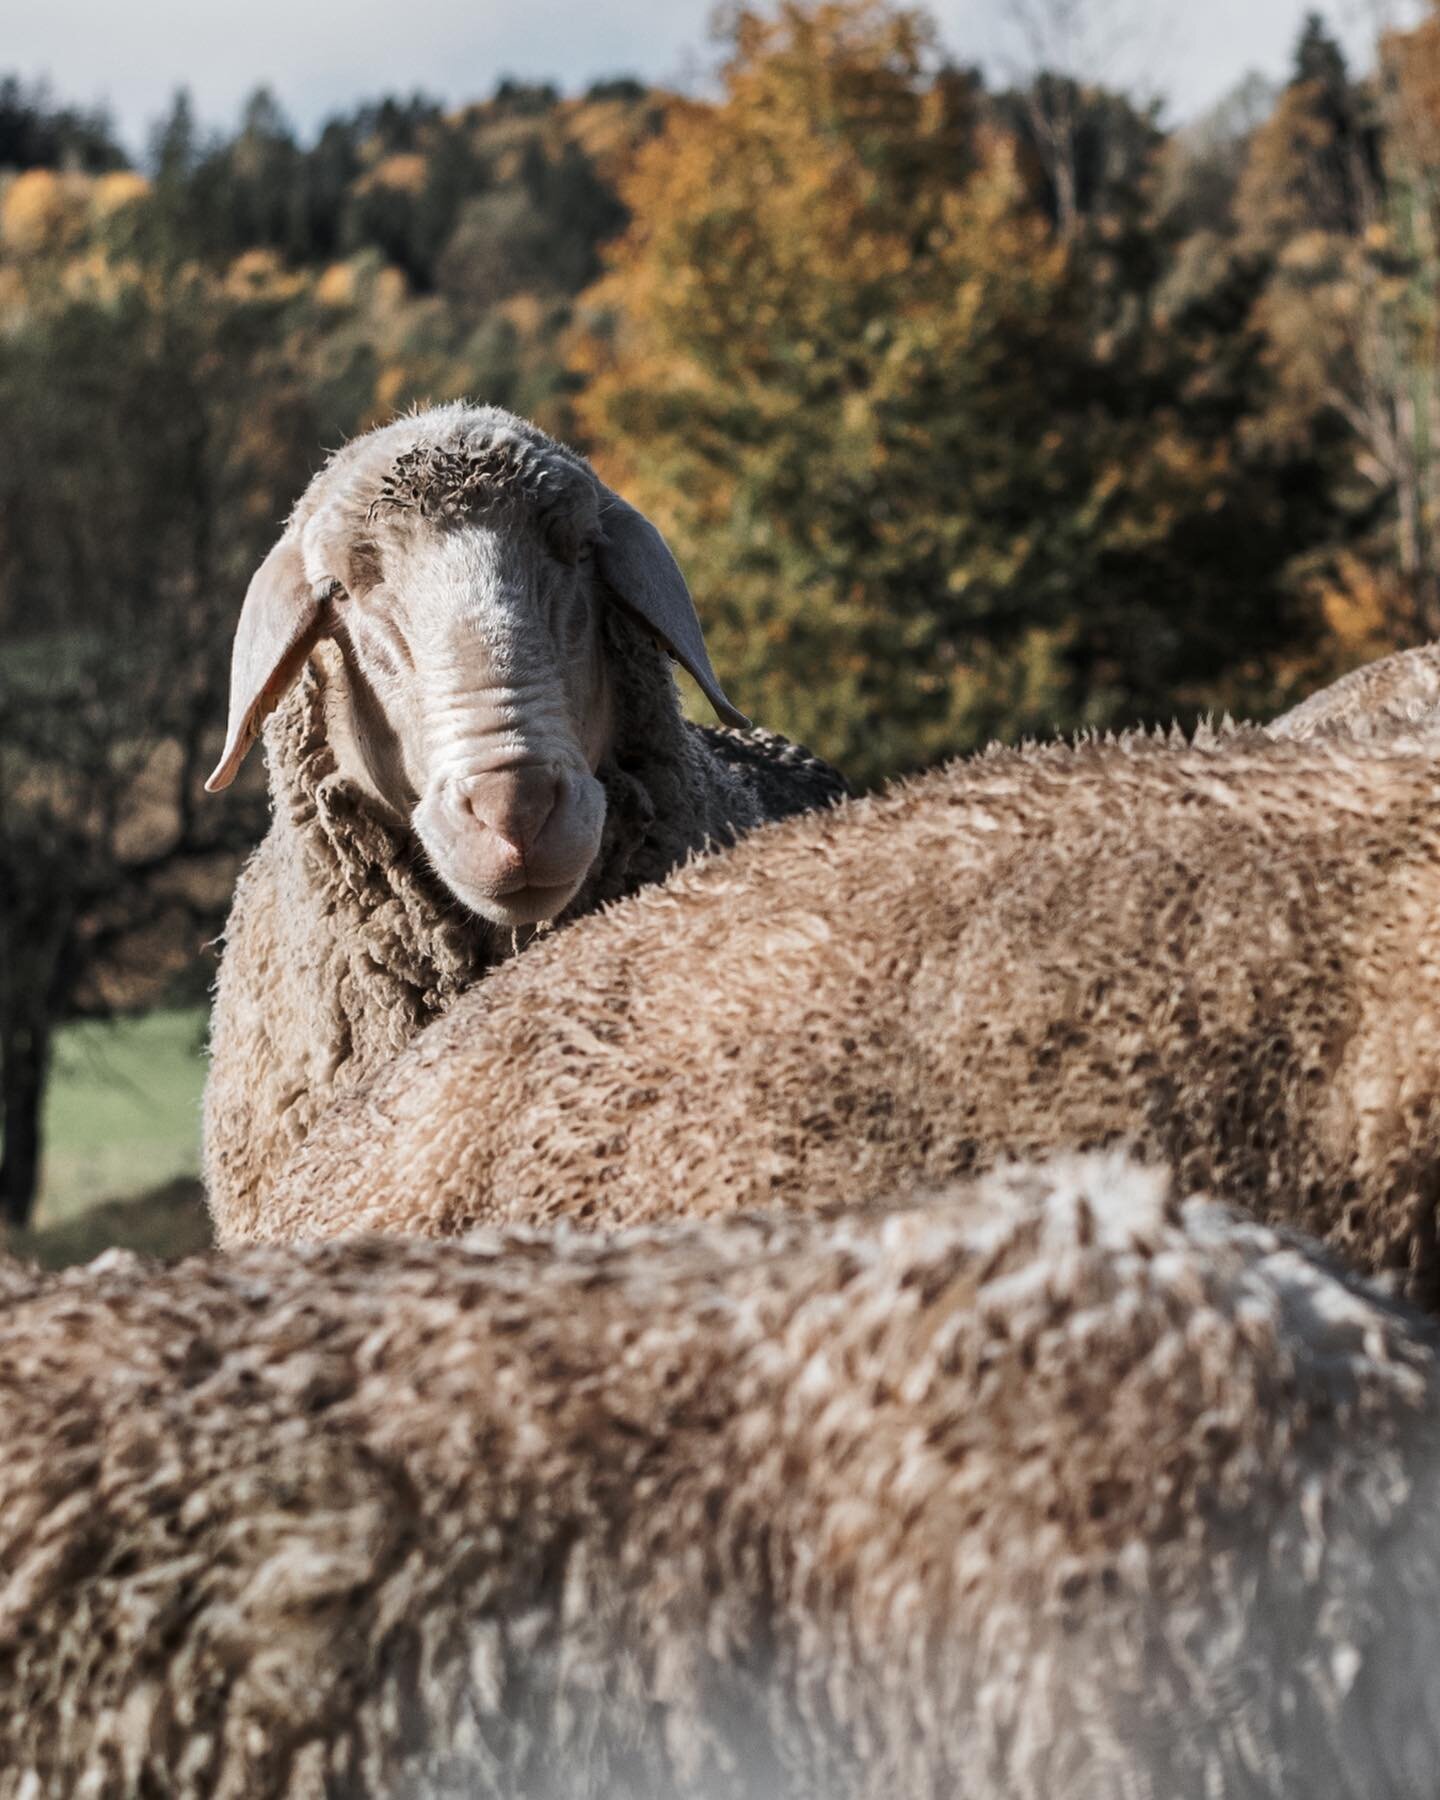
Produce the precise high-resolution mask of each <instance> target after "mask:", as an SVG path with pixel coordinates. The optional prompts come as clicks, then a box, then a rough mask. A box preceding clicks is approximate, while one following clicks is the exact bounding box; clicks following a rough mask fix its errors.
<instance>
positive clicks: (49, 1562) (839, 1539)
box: [0, 1156, 1440, 1800]
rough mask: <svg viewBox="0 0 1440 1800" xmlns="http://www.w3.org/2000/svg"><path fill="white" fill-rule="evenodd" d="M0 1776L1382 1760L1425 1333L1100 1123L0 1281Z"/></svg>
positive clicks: (1346, 1782) (781, 1796) (946, 1782)
mask: <svg viewBox="0 0 1440 1800" xmlns="http://www.w3.org/2000/svg"><path fill="white" fill-rule="evenodd" d="M0 1406H3V1411H4V1417H5V1420H6V1427H7V1431H6V1455H5V1457H4V1458H3V1459H0V1796H3V1797H4V1800H21V1797H22V1796H23V1797H24V1800H42V1797H43V1796H50V1795H54V1796H57V1797H58V1796H64V1797H65V1800H86V1797H87V1796H100V1795H107V1796H108V1795H120V1794H141V1793H152V1792H153V1793H162V1792H163V1793H165V1794H167V1795H170V1796H173V1797H175V1800H200V1797H201V1796H204V1797H206V1800H229V1797H238V1796H245V1797H246V1800H270V1797H277V1800H278V1797H279V1796H286V1797H287V1800H307V1797H310V1796H315V1797H319V1796H339V1795H344V1796H346V1797H347V1800H367V1797H369V1796H379V1795H385V1796H396V1797H400V1796H408V1797H410V1800H419V1797H420V1796H424V1797H426V1800H441V1797H446V1800H458V1796H460V1795H462V1794H464V1795H471V1794H475V1793H481V1792H483V1793H486V1794H490V1795H494V1796H515V1797H516V1800H519V1797H520V1796H524V1797H525V1800H542V1797H543V1796H553V1797H555V1800H559V1797H560V1796H562V1795H563V1796H565V1797H566V1800H602V1797H604V1800H646V1797H647V1796H653V1797H654V1800H661V1797H662V1796H663V1797H665V1800H682V1797H688V1796H694V1797H695V1800H700V1797H702V1796H703V1797H704V1800H720V1797H721V1796H736V1797H738V1796H741V1795H744V1796H746V1800H894V1797H896V1796H903V1797H904V1800H941V1797H942V1796H943V1797H945V1800H949V1797H950V1796H952V1795H955V1794H958V1793H962V1792H963V1793H964V1794H965V1795H966V1797H967V1800H1055V1797H1056V1796H1059V1795H1064V1796H1066V1800H1190V1797H1193V1800H1201V1797H1202V1796H1211V1795H1217V1794H1224V1795H1225V1796H1226V1800H1262V1797H1264V1800H1279V1797H1280V1796H1291V1795H1295V1794H1304V1795H1306V1796H1308V1797H1310V1800H1342V1797H1344V1800H1360V1797H1362V1796H1363V1797H1364V1800H1420V1797H1421V1796H1426V1797H1429V1796H1432V1795H1433V1793H1434V1791H1435V1779H1436V1778H1435V1770H1436V1768H1437V1766H1440V1674H1437V1671H1440V1365H1437V1358H1436V1344H1435V1338H1434V1331H1433V1327H1430V1326H1429V1325H1426V1324H1423V1323H1421V1322H1419V1321H1417V1320H1416V1319H1414V1318H1412V1317H1410V1316H1408V1315H1407V1314H1406V1313H1405V1311H1404V1310H1403V1309H1402V1308H1400V1307H1398V1306H1397V1305H1396V1304H1395V1303H1393V1302H1391V1301H1389V1300H1387V1299H1386V1298H1385V1297H1383V1296H1381V1295H1380V1294H1378V1293H1377V1292H1374V1291H1372V1290H1369V1289H1368V1288H1367V1287H1366V1285H1365V1284H1364V1283H1362V1282H1360V1281H1359V1280H1357V1279H1355V1278H1353V1277H1349V1276H1345V1275H1342V1274H1339V1273H1337V1272H1336V1271H1335V1270H1333V1269H1332V1268H1331V1267H1329V1266H1328V1265H1327V1264H1326V1262H1325V1261H1324V1260H1323V1259H1321V1258H1319V1257H1317V1256H1316V1255H1315V1254H1314V1253H1313V1252H1311V1251H1310V1250H1307V1249H1306V1248H1305V1247H1304V1246H1303V1245H1302V1244H1301V1243H1300V1242H1299V1241H1298V1240H1292V1239H1290V1238H1287V1237H1286V1236H1284V1235H1281V1234H1276V1233H1274V1232H1272V1231H1270V1230H1269V1229H1266V1228H1263V1227H1261V1226H1258V1225H1256V1224H1254V1223H1251V1222H1247V1221H1245V1220H1244V1219H1243V1218H1241V1217H1239V1216H1237V1215H1235V1214H1234V1213H1232V1212H1230V1211H1229V1210H1227V1209H1226V1208H1225V1207H1223V1206H1220V1205H1216V1204H1214V1203H1213V1202H1211V1201H1208V1200H1203V1199H1191V1200H1187V1201H1184V1202H1181V1201H1179V1200H1178V1199H1177V1198H1176V1196H1175V1194H1174V1192H1173V1191H1172V1190H1171V1189H1170V1188H1169V1187H1168V1185H1167V1182H1166V1180H1165V1178H1164V1177H1163V1175H1161V1174H1159V1173H1157V1172H1155V1171H1149V1170H1144V1169H1140V1168H1137V1167H1134V1166H1132V1165H1129V1164H1127V1163H1126V1162H1125V1161H1124V1159H1122V1158H1119V1157H1116V1156H1098V1157H1094V1158H1089V1159H1085V1160H1073V1159H1070V1160H1065V1161H1062V1162H1060V1163H1058V1164H1055V1165H1052V1166H1050V1167H1046V1168H1036V1169H1021V1168H1014V1169H1010V1170H1007V1171H1005V1172H1003V1173H1001V1174H998V1175H993V1176H991V1177H989V1178H987V1179H986V1180H984V1181H982V1182H981V1183H979V1184H974V1183H971V1184H965V1185H960V1186H957V1187H954V1188H952V1189H951V1190H949V1191H947V1192H945V1193H942V1194H939V1195H935V1196H931V1197H929V1198H924V1199H918V1200H914V1201H910V1202H906V1203H902V1204H899V1205H896V1206H893V1207H888V1208H887V1207H877V1208H869V1209H861V1208H857V1209H854V1210H852V1211H848V1212H843V1211H842V1212H840V1213H837V1214H832V1215H830V1216H828V1217H827V1216H823V1215H820V1214H817V1213H809V1214H801V1213H798V1212H792V1213H789V1214H785V1213H780V1214H775V1215H771V1216H769V1217H759V1216H756V1217H751V1218H738V1219H737V1218H731V1219H728V1220H723V1221H711V1222H709V1223H698V1224H697V1223H686V1224H684V1225H672V1226H670V1227H668V1228H666V1227H661V1228H651V1229H648V1230H644V1229H642V1230H636V1231H632V1232H628V1233H623V1234H620V1235H619V1236H618V1237H616V1238H614V1239H609V1240H607V1239H605V1238H598V1237H591V1238H588V1239H587V1238H585V1237H583V1236H581V1235H579V1234H575V1233H567V1232H564V1231H562V1232H561V1233H560V1234H558V1236H552V1237H546V1236H545V1235H543V1234H537V1233H516V1234H508V1235H501V1234H482V1235H479V1236H477V1237H475V1238H472V1239H470V1240H467V1241H464V1242H461V1243H458V1244H453V1245H451V1244H445V1245H440V1244H434V1243H429V1244H427V1243H425V1242H423V1241H416V1240H397V1239H393V1238H392V1239H381V1238H372V1239H358V1240H351V1241H349V1242H346V1243H338V1244H328V1245H314V1246H307V1247H302V1248H289V1249H285V1248H273V1247H272V1248H261V1249H252V1250H249V1251H245V1252H240V1253H237V1254H235V1255H233V1256H214V1255H212V1256H209V1257H205V1258H200V1259H196V1260H194V1261H191V1262H189V1263H185V1264H182V1265H180V1266H178V1267H174V1268H170V1269H163V1270H162V1269H153V1268H149V1267H146V1266H145V1265H143V1264H142V1263H140V1262H139V1260H138V1259H134V1258H129V1259H112V1260H111V1262H110V1265H109V1266H108V1267H107V1268H104V1269H102V1270H99V1271H98V1272H97V1271H79V1272H76V1273H73V1274H71V1275H69V1276H66V1277H63V1278H52V1279H51V1280H50V1281H49V1282H48V1283H46V1284H44V1285H43V1286H41V1287H40V1288H39V1289H38V1291H36V1292H35V1293H33V1294H32V1295H31V1296H30V1297H28V1298H25V1299H21V1300H17V1301H15V1302H14V1303H12V1304H10V1305H9V1306H4V1305H0Z"/></svg>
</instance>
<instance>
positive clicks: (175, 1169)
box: [17, 1009, 208, 1263]
mask: <svg viewBox="0 0 1440 1800" xmlns="http://www.w3.org/2000/svg"><path fill="white" fill-rule="evenodd" d="M204 1031H205V1014H204V1012H203V1010H200V1009H195V1010H191V1011H184V1012H153V1013H147V1014H146V1015H145V1016H144V1017H142V1018H138V1019H121V1020H117V1021H115V1022H114V1023H112V1024H80V1025H71V1026H67V1027H66V1028H65V1029H64V1030H63V1031H61V1033H60V1035H59V1038H58V1041H57V1044H56V1051H55V1067H54V1073H53V1075H52V1077H51V1082H50V1090H49V1093H48V1095H47V1096H46V1103H45V1151H44V1163H43V1167H42V1172H41V1182H40V1197H39V1201H38V1203H37V1205H36V1209H35V1219H34V1225H33V1228H32V1230H31V1231H29V1232H27V1233H25V1234H24V1236H23V1238H22V1239H21V1241H20V1243H19V1245H18V1246H17V1247H18V1248H20V1249H22V1250H24V1251H25V1252H27V1253H29V1254H31V1255H34V1256H37V1257H38V1258H39V1259H40V1260H41V1261H42V1262H46V1263H58V1262H74V1261H78V1260H83V1259H85V1258H87V1257H90V1256H94V1255H97V1254H98V1253H99V1252H100V1251H101V1250H103V1249H105V1248H106V1247H107V1246H109V1245H111V1244H123V1245H126V1246H127V1247H129V1248H133V1249H139V1250H145V1251H148V1252H150V1253H152V1254H160V1255H182V1254H184V1253H185V1252H187V1251H189V1250H193V1249H198V1248H199V1247H200V1245H201V1244H203V1243H204V1242H205V1241H206V1239H207V1237H208V1233H207V1231H206V1230H205V1224H204V1213H203V1211H202V1210H201V1207H200V1200H199V1195H200V1187H199V1181H198V1176H199V1171H200V1093H201V1089H202V1088H203V1086H204V1082H205V1062H204V1057H203V1055H202V1045H203V1042H204Z"/></svg>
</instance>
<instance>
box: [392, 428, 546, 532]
mask: <svg viewBox="0 0 1440 1800" xmlns="http://www.w3.org/2000/svg"><path fill="white" fill-rule="evenodd" d="M562 484H563V472H562V471H561V470H559V469H557V468H556V467H555V465H554V462H553V460H552V459H551V458H550V457H548V456H547V455H546V454H545V452H544V451H543V450H541V449H539V448H538V447H537V446H535V445H533V444H526V443H524V442H521V441H518V440H515V439H508V440H506V441H504V442H501V443H493V442H492V443H473V442H472V443H462V444H460V445H457V446H449V445H444V444H417V445H415V447H414V448H413V449H411V450H406V451H404V452H403V453H402V454H401V455H400V456H397V457H396V459H395V464H394V467H393V468H392V469H391V471H390V473H389V474H388V475H387V476H386V477H385V479H384V481H383V482H382V483H381V486H380V492H379V493H378V494H377V495H376V497H375V499H374V500H373V501H371V503H370V509H369V513H368V515H367V517H369V518H370V519H374V518H375V516H376V514H377V513H381V512H415V513H419V515H420V516H421V517H422V518H425V519H458V518H461V517H463V516H465V515H468V514H472V513H475V512H482V511H485V510H488V509H489V508H490V507H493V506H496V505H498V504H500V503H502V502H504V501H512V500H515V499H517V498H519V499H523V500H529V501H532V502H533V501H537V500H540V499H542V498H549V495H548V494H547V493H546V490H547V489H550V490H553V489H555V488H557V487H559V486H561V485H562Z"/></svg>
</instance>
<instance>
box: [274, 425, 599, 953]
mask: <svg viewBox="0 0 1440 1800" xmlns="http://www.w3.org/2000/svg"><path fill="white" fill-rule="evenodd" d="M387 435H388V434H387V433H382V434H379V437H380V438H383V437H385V436H387ZM357 448H359V449H361V450H362V454H361V456H360V457H359V458H358V459H357V460H358V461H359V462H360V463H361V469H353V470H352V469H348V468H347V467H346V464H345V460H344V459H343V458H342V459H340V460H339V461H337V463H336V464H335V465H332V468H331V470H329V471H327V474H326V476H325V477H322V483H323V487H324V488H333V489H334V490H335V491H334V492H333V494H331V495H330V496H328V497H327V495H326V494H325V493H324V492H323V491H322V492H321V493H320V494H319V495H317V502H318V503H317V504H316V505H315V506H314V507H313V509H310V511H309V516H308V517H307V518H306V519H305V520H304V522H303V524H302V525H301V532H300V547H301V551H302V554H303V558H304V565H305V575H306V579H307V580H308V582H309V584H310V586H311V588H312V590H313V591H314V592H316V593H318V594H320V595H321V596H323V598H324V601H325V604H326V607H327V611H328V615H329V617H328V624H329V629H330V631H331V633H332V635H333V636H334V637H335V639H336V642H337V644H338V645H339V647H340V650H341V653H342V656H343V658H344V663H345V668H346V672H347V675H348V676H349V681H348V683H347V686H348V687H349V689H350V693H351V713H352V721H353V729H352V730H351V731H350V732H349V733H346V732H345V731H343V730H341V731H339V732H337V733H336V734H335V736H336V739H337V742H336V752H337V755H338V756H339V757H340V758H341V761H342V766H344V765H345V764H346V763H349V765H350V766H349V767H348V768H347V770H346V772H347V773H349V774H350V775H351V776H352V777H353V778H354V779H356V780H357V781H359V782H360V783H361V784H362V785H363V786H364V787H365V788H366V789H367V790H368V791H369V793H370V794H371V795H372V797H373V798H374V799H375V800H377V801H378V802H379V803H380V804H382V805H383V806H384V807H386V808H387V809H388V810H389V811H391V812H392V813H394V814H397V815H399V816H401V817H403V818H404V819H406V820H408V822H409V823H410V824H411V826H412V827H413V829H414V831H415V834H416V836H417V837H418V838H419V840H420V843H421V845H422V846H423V847H424V849H425V851H426V853H427V855H428V856H429V857H430V859H431V861H432V863H433V865H434V867H435V869H436V872H437V873H438V874H439V876H440V877H441V879H442V880H443V881H444V883H445V885H446V886H447V887H448V888H449V889H450V890H451V892H452V893H454V895H455V896H456V898H457V899H459V900H460V901H462V902H463V903H464V904H465V905H466V906H468V907H469V908H471V909H472V910H473V911H474V912H476V913H479V914H480V915H481V916H482V917H483V918H486V919H488V920H490V921H491V922H492V923H494V924H496V925H500V926H507V927H517V926H523V925H533V924H536V923H538V922H540V921H542V920H546V919H551V918H554V917H555V916H556V914H558V913H559V912H560V911H562V909H563V908H564V907H565V906H566V905H567V904H568V902H569V901H570V900H571V899H572V898H573V897H574V895H575V893H576V891H577V890H578V888H579V887H580V885H581V883H582V882H583V881H584V879H585V876H586V874H587V873H588V872H589V869H590V867H591V865H592V864H593V862H594V860H595V858H596V856H597V854H598V853H599V849H600V838H601V831H602V828H603V826H604V822H605V790H604V788H603V787H602V786H601V784H600V782H599V781H598V780H597V779H596V774H595V771H596V770H597V768H598V767H599V764H600V761H601V759H602V757H603V756H604V755H605V752H606V750H607V749H608V747H609V742H610V719H611V696H610V682H609V676H608V671H607V664H606V660H605V656H604V652H603V646H602V642H601V634H600V629H599V618H598V607H597V602H596V595H595V589H594V560H593V548H592V547H593V544H594V540H595V538H596V535H597V533H598V529H599V508H598V502H597V492H596V486H595V483H594V481H593V478H592V477H591V476H590V475H589V473H588V471H587V470H585V469H584V468H583V466H582V465H579V464H577V463H575V462H572V461H570V460H568V459H565V458H563V457H562V456H560V455H559V454H557V453H555V452H554V451H553V449H551V447H549V446H546V449H547V451H549V454H548V455H541V456H537V455H536V454H535V452H534V450H533V447H532V446H530V445H529V444H527V443H526V442H525V441H524V440H523V439H517V440H516V441H514V442H513V443H511V442H507V441H505V440H503V439H500V440H497V438H496V436H495V434H493V433H492V434H491V435H490V438H489V440H488V441H487V443H486V444H485V445H484V447H483V448H484V454H483V455H477V456H475V457H474V458H472V457H471V456H470V455H469V453H468V448H467V446H466V445H465V444H464V443H463V442H462V443H461V444H460V445H459V446H458V448H457V447H453V446H449V445H442V446H440V447H437V446H436V445H435V444H434V443H433V442H426V441H424V440H422V441H421V442H420V443H419V444H414V443H412V445H411V447H410V448H409V450H408V451H402V453H401V454H400V456H399V457H395V456H393V455H389V456H386V457H385V458H384V459H383V460H384V474H383V475H382V476H381V479H380V480H379V482H378V483H377V482H376V481H375V480H374V478H373V473H372V475H371V479H370V480H365V479H363V478H362V479H356V477H357V476H360V475H361V474H362V471H364V472H366V473H370V472H371V471H373V469H374V465H375V462H376V460H377V458H376V454H375V453H376V451H377V450H379V449H380V448H381V445H380V443H379V442H378V440H377V439H368V440H362V444H361V446H357ZM477 471H478V473H477ZM486 471H490V473H489V475H488V477H487V475H486V473H485V472H486Z"/></svg>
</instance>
